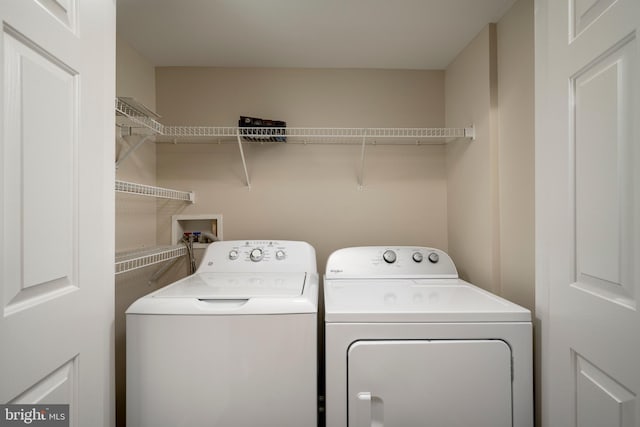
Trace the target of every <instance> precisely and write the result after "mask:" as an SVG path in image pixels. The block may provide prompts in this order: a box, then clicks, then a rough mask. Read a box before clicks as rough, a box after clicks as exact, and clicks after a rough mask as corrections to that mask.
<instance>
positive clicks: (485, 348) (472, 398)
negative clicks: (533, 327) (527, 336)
mask: <svg viewBox="0 0 640 427" xmlns="http://www.w3.org/2000/svg"><path fill="white" fill-rule="evenodd" d="M347 366H348V400H349V402H348V407H349V426H353V427H371V426H377V427H382V426H407V427H410V426H416V427H417V426H419V425H424V426H438V427H468V426H475V427H512V426H513V422H512V417H513V415H512V414H513V408H512V393H513V392H512V386H511V348H510V347H509V345H507V344H506V343H505V342H504V341H499V340H433V341H427V340H415V341H357V342H355V343H354V344H352V345H351V346H350V347H349V352H348V356H347Z"/></svg>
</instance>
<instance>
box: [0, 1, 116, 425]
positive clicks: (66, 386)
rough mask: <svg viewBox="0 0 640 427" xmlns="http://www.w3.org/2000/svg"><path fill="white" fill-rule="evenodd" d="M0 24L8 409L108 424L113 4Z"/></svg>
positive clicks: (27, 13)
mask: <svg viewBox="0 0 640 427" xmlns="http://www.w3.org/2000/svg"><path fill="white" fill-rule="evenodd" d="M0 22H2V27H1V28H0V61H1V64H0V342H1V343H2V345H1V346H0V403H21V404H35V403H47V404H55V403H62V404H69V405H70V411H69V413H70V424H71V425H72V426H76V427H78V426H108V425H112V424H113V414H114V395H113V335H112V331H111V329H112V327H113V316H114V307H113V294H114V292H113V280H114V278H113V254H114V250H113V239H114V231H113V223H114V200H113V199H114V197H113V182H114V168H113V158H114V153H113V140H114V110H113V102H114V101H113V100H114V98H115V75H114V69H115V66H114V65H115V0H97V1H88V2H79V1H78V0H2V1H0Z"/></svg>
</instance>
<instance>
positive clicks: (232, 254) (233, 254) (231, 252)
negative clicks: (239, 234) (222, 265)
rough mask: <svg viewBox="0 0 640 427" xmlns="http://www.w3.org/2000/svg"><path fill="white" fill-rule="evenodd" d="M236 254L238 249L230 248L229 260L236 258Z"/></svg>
mask: <svg viewBox="0 0 640 427" xmlns="http://www.w3.org/2000/svg"><path fill="white" fill-rule="evenodd" d="M238 255H239V253H238V251H237V250H235V249H231V250H230V251H229V259H230V260H234V259H238Z"/></svg>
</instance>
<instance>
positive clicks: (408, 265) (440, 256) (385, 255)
mask: <svg viewBox="0 0 640 427" xmlns="http://www.w3.org/2000/svg"><path fill="white" fill-rule="evenodd" d="M325 277H326V278H327V279H336V278H387V277H393V278H443V279H445V278H446V279H455V278H457V277H458V271H457V270H456V267H455V265H454V264H453V261H452V260H451V257H449V255H447V254H446V253H445V252H443V251H441V250H439V249H434V248H429V247H424V246H362V247H355V248H345V249H339V250H337V251H335V252H334V253H332V254H331V256H329V259H328V260H327V269H326V273H325Z"/></svg>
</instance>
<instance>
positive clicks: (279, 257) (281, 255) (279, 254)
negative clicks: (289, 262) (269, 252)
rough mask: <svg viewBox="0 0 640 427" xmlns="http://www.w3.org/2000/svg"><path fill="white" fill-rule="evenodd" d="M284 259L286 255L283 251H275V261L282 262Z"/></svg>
mask: <svg viewBox="0 0 640 427" xmlns="http://www.w3.org/2000/svg"><path fill="white" fill-rule="evenodd" d="M285 257H286V254H285V253H284V251H283V250H278V251H276V259H277V260H278V261H280V260H283V259H284V258H285Z"/></svg>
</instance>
